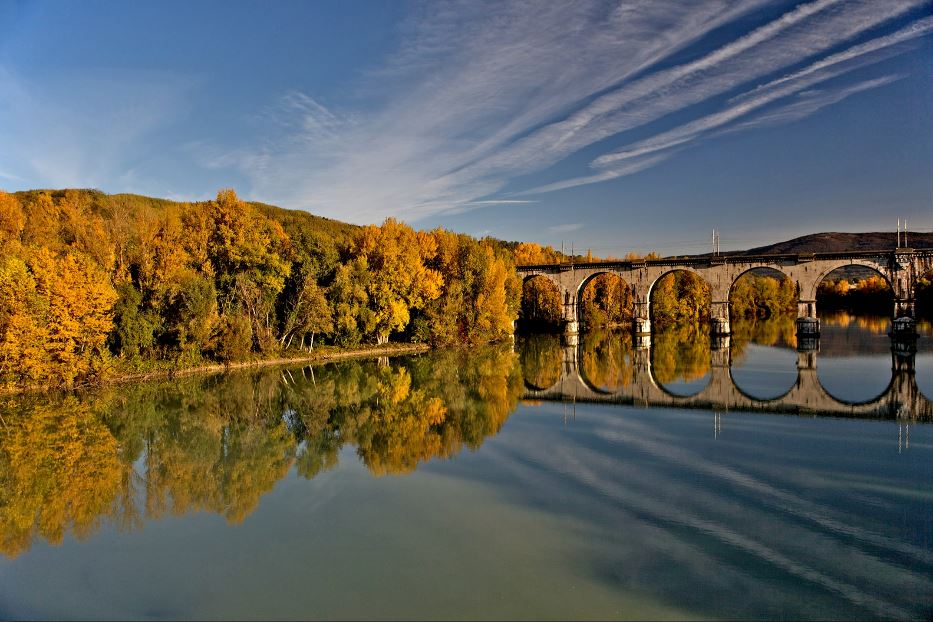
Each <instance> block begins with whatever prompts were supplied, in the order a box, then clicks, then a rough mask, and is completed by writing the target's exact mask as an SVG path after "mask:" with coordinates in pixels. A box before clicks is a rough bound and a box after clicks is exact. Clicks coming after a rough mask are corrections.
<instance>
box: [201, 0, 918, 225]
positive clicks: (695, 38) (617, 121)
mask: <svg viewBox="0 0 933 622" xmlns="http://www.w3.org/2000/svg"><path fill="white" fill-rule="evenodd" d="M766 4H767V3H766V2H765V1H764V0H760V1H759V0H755V1H752V2H744V3H738V4H735V3H731V2H726V1H724V0H723V1H720V0H709V1H706V2H700V3H695V2H677V1H675V0H663V1H658V2H651V3H645V4H637V3H631V4H630V3H624V4H613V5H606V4H602V3H596V2H594V3H588V4H584V5H582V6H581V5H576V4H575V5H572V6H571V5H567V4H563V3H544V4H541V3H536V4H524V3H509V4H502V3H495V4H475V3H443V4H437V3H432V4H428V5H426V6H424V7H423V8H421V9H420V10H419V11H418V12H417V14H416V15H414V16H413V17H412V18H411V20H410V21H409V22H408V23H406V25H405V27H404V28H403V30H402V36H403V45H402V46H401V49H400V50H399V51H398V53H397V54H396V55H395V56H394V57H393V58H392V59H390V60H389V61H388V62H387V63H386V65H385V66H384V67H383V68H382V69H381V70H379V71H376V72H373V73H372V74H370V75H368V76H367V78H366V80H367V81H368V84H367V85H365V86H364V87H362V89H363V90H367V89H368V92H369V94H370V103H371V105H370V106H367V107H362V108H361V109H356V110H353V111H344V110H339V109H338V108H340V107H338V106H334V105H332V104H329V103H328V102H323V101H320V99H319V98H314V97H311V96H309V95H306V94H302V93H295V92H293V93H288V94H286V95H285V96H283V97H282V99H281V100H280V101H279V102H277V103H276V104H274V105H272V106H271V107H270V108H269V109H268V110H267V111H266V112H265V118H266V122H267V123H268V126H269V131H268V132H267V136H268V138H267V140H266V142H265V143H263V144H261V145H258V146H257V145H251V146H248V147H243V148H240V149H233V150H223V151H217V150H214V151H210V150H208V151H205V154H204V157H205V161H206V162H210V163H211V164H212V165H213V166H221V167H228V166H232V167H235V168H237V169H238V170H240V171H241V172H242V173H243V174H244V175H246V176H247V178H248V179H250V181H251V183H252V195H253V196H254V197H256V198H259V199H262V200H268V201H273V202H278V203H282V204H285V205H288V206H291V207H303V208H307V209H311V210H313V211H316V212H319V213H324V214H327V215H331V216H338V217H341V218H345V219H348V220H354V221H370V222H371V221H378V220H381V219H382V218H383V217H385V216H388V215H398V216H402V217H403V218H407V219H410V220H417V219H419V218H422V217H426V216H430V215H434V214H437V213H438V212H444V211H462V210H465V209H472V208H475V207H479V206H483V205H501V206H503V207H507V206H508V205H510V204H511V203H508V202H507V201H510V200H514V199H511V198H510V196H515V195H516V194H521V193H511V195H509V194H504V193H503V189H504V187H505V186H506V184H508V183H509V182H512V181H514V180H516V179H518V178H520V177H521V176H522V175H525V174H528V173H532V172H536V171H541V170H543V169H546V168H548V167H550V166H552V165H554V164H556V163H558V162H560V161H561V160H563V159H565V158H567V157H568V156H570V155H572V154H574V153H577V152H579V151H580V150H582V149H584V148H587V147H591V146H593V145H596V144H598V143H600V142H601V141H603V140H606V139H608V138H611V137H615V136H617V135H619V134H622V133H624V132H629V131H632V130H636V129H639V128H644V127H645V126H647V125H648V124H656V123H660V124H664V123H665V122H667V120H668V119H670V118H674V115H675V113H676V115H677V117H678V120H679V123H680V124H679V125H678V126H677V127H674V128H672V129H668V130H661V131H660V132H658V133H657V134H656V135H655V137H653V138H651V139H641V140H640V141H638V142H634V143H631V144H629V145H628V146H627V147H626V148H624V149H615V150H613V151H611V152H610V153H607V154H605V155H604V156H603V158H599V159H597V160H596V161H595V162H594V165H595V167H596V169H597V170H596V171H595V172H593V173H592V174H588V175H583V176H580V177H576V178H573V179H568V180H563V181H556V182H552V183H548V184H545V185H539V186H537V187H535V188H533V189H532V190H530V191H526V192H532V191H533V192H539V193H540V192H548V191H554V190H558V189H562V188H568V187H572V186H576V185H582V184H586V183H594V182H598V181H605V180H607V179H613V178H616V177H620V176H622V175H627V174H632V173H635V172H637V171H640V170H644V169H645V168H647V167H649V166H653V165H655V164H657V163H658V162H660V161H662V160H663V159H666V158H667V157H670V156H671V155H672V154H673V152H674V150H675V149H677V148H682V147H685V146H687V145H689V144H693V143H695V142H696V141H697V140H699V139H700V138H702V137H705V136H708V135H709V132H711V131H714V130H715V131H718V130H721V129H723V128H725V127H726V126H728V125H729V124H731V123H733V122H734V121H736V120H738V119H740V118H741V117H747V116H748V115H749V114H751V113H752V112H753V111H758V110H759V109H761V108H763V107H764V106H765V105H766V104H770V103H771V102H777V101H779V100H780V99H781V98H789V97H791V96H794V95H799V94H800V93H801V92H803V91H804V90H805V89H812V86H813V85H814V84H816V83H818V82H821V81H825V80H828V79H830V78H831V77H832V75H833V74H834V73H844V72H843V71H842V69H840V67H841V66H843V65H846V63H852V64H853V66H854V64H856V63H857V61H856V60H853V59H858V58H862V59H864V58H867V57H868V56H869V55H871V54H881V53H883V52H884V51H887V52H890V51H891V50H892V49H893V46H894V45H895V43H893V42H889V43H883V40H884V37H881V38H876V39H874V40H873V41H874V42H875V45H876V46H878V47H877V48H875V49H869V48H868V47H865V46H866V45H868V44H860V45H852V42H853V41H854V40H856V39H857V38H859V37H863V36H864V35H865V34H868V33H870V32H874V31H875V30H876V29H878V28H883V27H886V25H887V23H888V22H889V21H890V20H892V19H894V18H900V17H903V16H905V15H906V14H907V13H908V12H909V11H911V10H916V9H917V8H918V7H920V6H923V5H924V4H925V3H924V2H923V1H922V0H886V1H885V2H877V1H875V0H850V1H847V2H841V1H840V0H813V1H812V2H808V3H805V4H801V5H799V6H797V7H796V8H793V9H791V10H789V11H787V12H786V13H785V14H784V15H781V16H778V17H776V18H775V19H773V20H771V21H769V22H767V23H764V24H762V25H760V26H759V27H757V28H755V29H752V30H751V31H748V32H745V33H744V34H743V33H740V34H739V35H738V36H737V37H736V38H735V39H734V40H731V41H729V40H727V41H724V42H723V41H720V42H719V44H716V45H710V43H711V42H710V39H712V40H714V41H719V39H720V38H721V37H722V33H723V32H726V30H727V29H724V28H723V27H724V26H726V25H729V24H733V23H734V22H736V20H737V19H738V18H743V19H744V20H752V19H754V17H755V16H756V15H758V14H759V13H758V11H759V9H761V8H762V7H763V6H765V5H766ZM759 19H760V18H759ZM922 23H923V20H919V21H918V22H915V24H913V25H912V26H911V27H910V28H913V30H910V31H909V32H902V33H901V35H899V36H901V37H902V38H901V39H900V40H899V41H906V40H909V39H911V38H916V37H918V36H922V35H925V34H927V30H926V27H925V26H923V25H922ZM728 30H732V28H730V29H728ZM846 45H848V46H849V47H848V48H846V49H845V50H844V51H842V52H838V51H836V50H838V49H839V48H840V47H845V46H846ZM688 46H697V49H702V48H704V47H705V48H706V49H710V51H709V52H707V53H705V54H701V55H699V56H698V57H695V58H694V59H693V60H689V61H687V62H681V63H677V62H674V61H675V59H676V58H677V55H678V53H680V52H682V51H684V50H685V49H686V48H688ZM825 54H829V55H828V56H824V57H823V58H819V57H820V55H825ZM846 54H850V55H851V58H846V59H844V58H843V56H844V55H846ZM834 57H835V60H834ZM803 63H810V64H809V65H808V68H807V69H806V70H803V71H809V72H810V73H809V74H806V75H804V74H801V70H798V71H796V72H795V71H792V70H793V69H794V68H795V67H798V66H800V65H801V64H803ZM821 63H826V65H825V66H823V65H821ZM851 68H852V67H849V66H848V65H847V66H846V71H850V70H851ZM782 71H783V72H785V75H784V77H782V78H780V79H779V80H778V81H775V80H774V77H773V76H774V75H775V74H780V72H782ZM892 79H893V78H892ZM781 80H786V82H781ZM889 81H890V80H888V82H889ZM886 83H887V82H885V81H884V80H882V81H877V82H870V81H863V82H861V83H860V85H861V86H860V87H852V85H851V84H849V85H843V86H840V87H833V88H834V89H835V90H834V91H832V92H829V91H823V94H822V95H821V96H820V97H816V96H815V95H814V96H810V97H809V98H808V97H807V96H802V97H801V98H800V99H798V100H797V101H796V102H794V103H793V106H795V107H794V108H793V110H791V109H788V110H786V111H785V112H786V114H785V115H784V116H781V115H777V114H774V113H771V117H770V120H769V121H767V122H770V123H777V122H786V121H789V120H793V119H795V118H800V117H801V116H805V115H806V114H812V112H815V111H816V110H818V109H819V108H820V107H823V106H826V105H831V104H832V103H834V99H835V101H840V100H841V99H842V98H844V97H846V96H850V95H852V94H854V93H856V92H860V90H865V89H867V88H877V87H878V86H882V85H883V84H886ZM808 85H809V86H808ZM759 88H761V89H764V90H761V91H759V90H758V89H759ZM743 89H744V91H745V93H746V95H745V96H744V97H745V100H736V101H731V102H727V108H726V109H724V110H721V111H720V112H719V113H714V115H710V114H709V111H708V110H702V111H697V112H696V113H693V110H695V109H696V108H697V107H698V105H699V104H704V105H707V104H708V103H709V102H710V101H711V100H714V99H715V98H724V97H732V96H733V94H734V93H735V92H736V91H739V90H743ZM805 100H806V101H807V102H808V103H804V101H805ZM372 102H377V103H374V104H373V103H372ZM818 103H819V105H817V104H818ZM717 114H718V116H716V115H717ZM683 115H687V116H688V117H690V116H692V120H690V121H688V122H686V123H683V122H682V117H683ZM761 122H762V123H764V122H765V121H764V120H763V119H762V121H761ZM691 124H692V125H691ZM743 127H744V129H751V128H752V127H753V125H745V126H743ZM651 141H654V142H651ZM639 150H640V152H639V153H636V151H639Z"/></svg>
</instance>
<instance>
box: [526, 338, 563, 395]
mask: <svg viewBox="0 0 933 622" xmlns="http://www.w3.org/2000/svg"><path fill="white" fill-rule="evenodd" d="M519 349H520V351H521V362H522V375H523V376H524V378H525V382H527V383H528V384H530V385H531V386H533V387H537V388H539V389H547V388H549V387H551V386H553V385H554V383H556V382H557V381H558V380H560V369H561V361H562V360H563V353H562V352H561V347H560V338H559V337H557V336H556V335H529V336H528V337H525V338H523V339H522V340H521V342H520V344H519Z"/></svg>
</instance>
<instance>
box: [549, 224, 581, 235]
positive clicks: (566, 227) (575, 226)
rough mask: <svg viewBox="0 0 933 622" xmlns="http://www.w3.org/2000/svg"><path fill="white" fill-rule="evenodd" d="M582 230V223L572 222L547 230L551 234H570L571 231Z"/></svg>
mask: <svg viewBox="0 0 933 622" xmlns="http://www.w3.org/2000/svg"><path fill="white" fill-rule="evenodd" d="M582 228H583V223H582V222H572V223H567V224H563V225H554V226H553V227H548V228H547V230H548V231H550V232H551V233H569V232H571V231H577V230H579V229H582Z"/></svg>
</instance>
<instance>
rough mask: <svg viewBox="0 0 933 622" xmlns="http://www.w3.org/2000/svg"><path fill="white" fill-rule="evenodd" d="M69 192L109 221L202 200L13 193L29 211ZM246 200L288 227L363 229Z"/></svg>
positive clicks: (339, 232)
mask: <svg viewBox="0 0 933 622" xmlns="http://www.w3.org/2000/svg"><path fill="white" fill-rule="evenodd" d="M66 193H69V194H70V195H71V196H72V198H73V199H74V200H76V201H78V202H80V203H81V204H83V205H86V206H88V207H89V208H90V209H91V211H93V212H94V213H95V214H98V215H100V216H102V217H103V218H104V219H107V220H109V219H121V218H124V219H131V220H134V221H135V220H139V219H141V218H145V217H147V216H154V215H158V214H160V213H162V212H164V211H166V210H169V209H179V208H182V207H183V206H185V205H192V204H193V205H198V203H199V202H191V203H183V202H179V201H172V200H169V199H159V198H155V197H147V196H142V195H139V194H128V193H124V194H106V193H104V192H101V191H100V190H84V189H71V190H68V189H58V190H25V191H21V192H14V193H13V196H15V197H16V198H18V199H19V201H20V203H21V204H22V205H23V206H24V207H25V208H26V209H27V210H28V209H29V207H30V206H38V205H40V203H39V201H38V198H39V197H40V196H41V195H43V194H45V195H48V196H50V197H51V198H52V199H53V201H54V202H55V203H59V202H60V201H61V200H62V199H63V198H64V197H65V194H66ZM200 203H202V204H204V205H206V204H207V203H208V201H201V202H200ZM244 203H246V204H247V205H249V206H250V207H252V208H253V209H255V210H256V211H258V212H260V213H261V214H263V215H264V216H266V217H267V218H271V219H272V220H276V221H278V222H279V223H280V224H282V225H283V226H285V227H286V228H287V225H289V224H291V225H296V226H300V227H302V228H306V229H309V230H314V231H318V232H320V233H324V234H328V235H330V236H332V237H333V238H334V239H335V240H338V241H343V240H348V239H350V237H352V236H353V234H354V233H356V232H357V231H358V230H359V229H360V227H358V226H357V225H351V224H349V223H345V222H341V221H339V220H332V219H330V218H325V217H324V216H315V215H314V214H311V213H308V212H305V211H302V210H289V209H284V208H281V207H276V206H275V205H268V204H266V203H259V202H257V201H244Z"/></svg>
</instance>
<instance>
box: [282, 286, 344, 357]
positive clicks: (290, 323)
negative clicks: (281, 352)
mask: <svg viewBox="0 0 933 622" xmlns="http://www.w3.org/2000/svg"><path fill="white" fill-rule="evenodd" d="M333 330H334V316H333V312H332V311H331V308H330V305H329V304H328V302H327V298H326V297H325V296H324V290H323V289H322V288H321V287H319V286H318V284H317V281H316V280H315V278H314V277H313V276H312V275H311V274H306V275H304V278H303V281H302V284H301V286H300V288H299V289H298V291H297V292H296V293H295V295H294V296H293V297H292V298H291V299H290V300H288V301H287V302H286V310H285V323H284V325H283V326H282V331H281V337H280V343H281V345H282V347H284V348H285V349H288V348H289V347H291V345H292V341H293V340H294V339H295V337H296V336H298V337H300V339H301V341H300V343H301V348H302V349H304V347H305V340H306V337H307V336H308V335H310V337H311V340H310V344H309V347H308V351H311V350H312V349H313V348H314V336H315V335H316V334H318V333H329V332H332V331H333Z"/></svg>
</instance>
